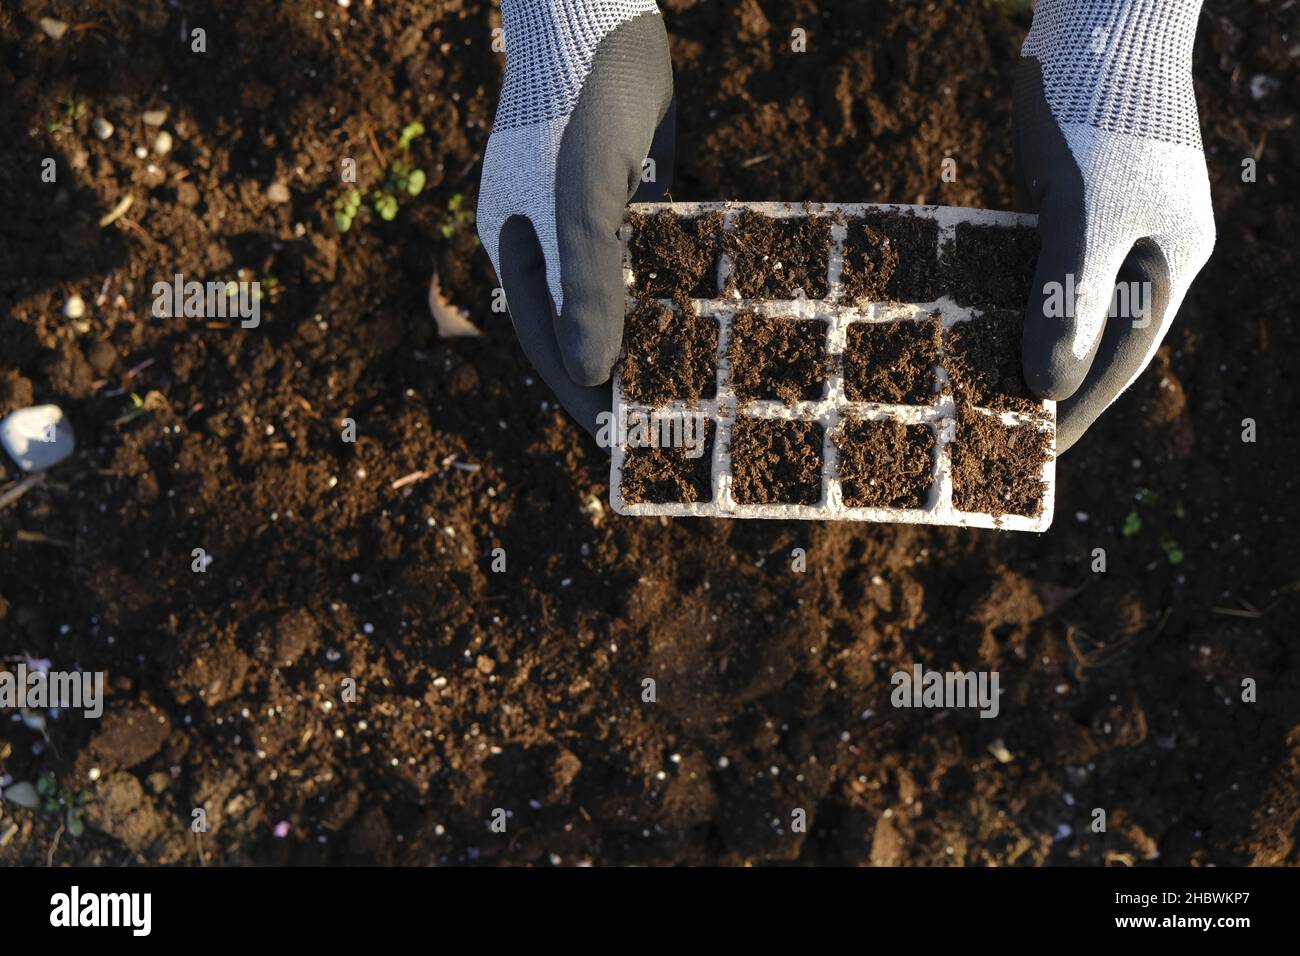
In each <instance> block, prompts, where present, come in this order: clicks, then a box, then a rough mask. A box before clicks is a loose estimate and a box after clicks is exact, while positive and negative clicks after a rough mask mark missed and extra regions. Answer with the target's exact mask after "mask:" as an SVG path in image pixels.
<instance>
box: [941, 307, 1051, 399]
mask: <svg viewBox="0 0 1300 956" xmlns="http://www.w3.org/2000/svg"><path fill="white" fill-rule="evenodd" d="M1024 327H1025V316H1024V313H1023V312H1022V311H1020V310H1019V309H995V310H992V311H989V312H986V313H984V314H983V315H980V316H977V317H976V318H973V319H971V320H969V321H967V322H958V323H956V324H955V325H953V326H951V327H949V328H947V329H945V330H944V333H943V336H944V359H943V364H944V368H946V369H947V370H948V378H949V380H950V381H951V382H952V391H953V396H954V397H955V398H956V400H957V402H958V403H959V404H969V405H976V406H979V407H980V408H992V409H996V410H998V411H1015V412H1034V411H1039V410H1041V407H1042V406H1041V404H1040V402H1039V401H1038V400H1037V399H1036V398H1034V395H1033V393H1032V392H1031V391H1030V390H1029V386H1028V385H1027V384H1026V383H1025V376H1024V372H1023V371H1022V370H1021V359H1020V338H1021V334H1022V332H1023V330H1024Z"/></svg>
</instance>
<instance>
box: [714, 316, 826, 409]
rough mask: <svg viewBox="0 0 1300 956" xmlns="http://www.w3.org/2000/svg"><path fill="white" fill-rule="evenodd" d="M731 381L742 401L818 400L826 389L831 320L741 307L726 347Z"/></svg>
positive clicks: (733, 322)
mask: <svg viewBox="0 0 1300 956" xmlns="http://www.w3.org/2000/svg"><path fill="white" fill-rule="evenodd" d="M727 358H728V360H729V361H730V363H731V382H732V387H733V388H734V389H735V392H736V396H737V397H738V398H740V399H742V400H751V399H780V400H781V401H784V402H799V401H815V400H817V399H819V398H822V397H823V396H824V395H825V394H826V379H827V378H828V377H829V376H830V359H829V357H828V355H827V351H826V323H825V322H822V321H820V320H818V319H785V318H771V317H768V316H761V315H757V314H755V313H753V312H741V313H740V314H738V315H737V316H736V317H735V318H734V319H732V321H731V341H730V342H729V343H728V346H727Z"/></svg>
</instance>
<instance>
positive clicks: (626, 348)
mask: <svg viewBox="0 0 1300 956" xmlns="http://www.w3.org/2000/svg"><path fill="white" fill-rule="evenodd" d="M717 368H718V323H717V322H715V321H714V320H713V319H706V318H703V317H701V316H698V315H694V314H693V313H688V312H681V311H678V310H674V309H669V308H666V307H664V306H662V305H660V304H658V303H657V302H653V301H647V302H643V303H641V304H640V305H639V306H637V308H636V310H635V311H634V312H633V313H632V314H631V315H629V316H628V317H627V322H626V326H625V328H624V330H623V355H622V357H621V358H620V359H619V365H618V372H619V375H620V377H621V378H622V382H623V393H624V395H626V396H627V398H628V400H630V401H633V402H640V403H643V404H646V405H652V406H654V405H663V404H666V403H668V402H672V401H692V400H694V399H697V398H712V397H713V396H714V395H715V394H717V385H718V375H717Z"/></svg>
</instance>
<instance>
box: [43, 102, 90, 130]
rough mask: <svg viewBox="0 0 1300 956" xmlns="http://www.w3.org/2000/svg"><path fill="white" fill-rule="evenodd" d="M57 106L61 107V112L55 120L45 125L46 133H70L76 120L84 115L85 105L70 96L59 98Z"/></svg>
mask: <svg viewBox="0 0 1300 956" xmlns="http://www.w3.org/2000/svg"><path fill="white" fill-rule="evenodd" d="M59 105H60V106H62V107H63V112H62V113H60V114H59V118H58V119H57V120H55V121H54V122H52V123H46V124H45V131H46V132H47V133H61V132H65V131H66V132H71V130H72V129H73V127H74V125H75V124H76V122H77V120H79V119H81V117H83V116H85V115H86V104H85V103H83V102H81V101H80V100H77V99H73V98H72V97H71V96H63V97H60V98H59Z"/></svg>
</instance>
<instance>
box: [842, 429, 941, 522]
mask: <svg viewBox="0 0 1300 956" xmlns="http://www.w3.org/2000/svg"><path fill="white" fill-rule="evenodd" d="M834 437H835V444H836V445H837V446H838V448H839V450H840V467H839V473H840V481H841V486H842V488H843V492H844V503H845V504H846V505H848V506H849V507H851V508H923V507H925V504H926V497H927V496H928V494H929V491H930V485H931V484H932V481H931V467H932V465H933V461H934V457H933V449H934V433H933V432H932V431H931V430H930V428H929V427H928V426H926V425H904V424H903V423H902V422H893V421H868V420H866V419H845V420H844V421H843V422H841V424H840V427H839V430H838V431H837V432H836V433H835V436H834Z"/></svg>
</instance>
